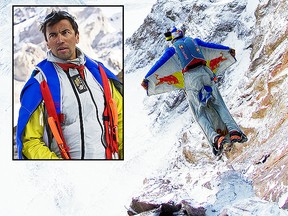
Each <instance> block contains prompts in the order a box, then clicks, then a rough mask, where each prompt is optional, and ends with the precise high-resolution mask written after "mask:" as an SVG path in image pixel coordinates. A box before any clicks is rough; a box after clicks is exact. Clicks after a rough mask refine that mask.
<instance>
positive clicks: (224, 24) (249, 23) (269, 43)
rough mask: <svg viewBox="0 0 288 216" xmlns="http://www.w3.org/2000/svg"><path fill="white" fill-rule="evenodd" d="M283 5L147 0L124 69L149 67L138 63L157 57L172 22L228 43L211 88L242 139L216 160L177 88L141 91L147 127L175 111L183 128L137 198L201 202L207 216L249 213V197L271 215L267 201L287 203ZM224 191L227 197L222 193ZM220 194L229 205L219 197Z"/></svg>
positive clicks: (287, 42) (162, 123)
mask: <svg viewBox="0 0 288 216" xmlns="http://www.w3.org/2000/svg"><path fill="white" fill-rule="evenodd" d="M287 9H288V4H287V1H285V0H281V1H276V0H266V1H259V2H258V1H254V2H252V1H246V0H234V1H232V0H230V1H217V0H209V1H208V0H196V1H189V0H184V1H181V2H179V1H176V0H175V1H173V0H169V1H162V0H158V1H157V3H156V4H155V5H154V6H153V8H152V11H151V13H150V14H149V15H148V16H147V18H146V19H145V20H144V23H143V24H142V25H141V26H140V28H139V29H138V31H137V32H135V33H134V34H133V36H132V37H131V38H129V39H128V40H127V46H128V47H129V48H130V50H131V51H130V52H129V53H128V55H127V56H126V59H125V66H126V67H125V70H126V73H127V76H129V73H137V72H138V71H142V70H143V68H145V69H144V70H147V68H148V69H149V67H146V65H150V66H151V65H152V64H153V63H154V62H155V61H156V60H157V59H158V58H159V57H160V56H161V54H162V53H163V50H164V49H165V47H166V46H167V45H166V43H167V42H165V39H164V36H163V33H164V32H165V31H166V30H167V29H168V28H170V27H171V26H173V25H176V26H178V27H181V26H182V27H185V28H186V34H187V35H190V36H192V37H199V38H201V39H203V40H206V41H211V42H215V43H221V44H224V45H227V46H230V47H233V48H235V49H236V58H237V59H238V62H237V63H236V64H235V65H233V66H232V67H231V68H229V70H227V71H226V74H225V78H224V82H223V83H222V84H221V86H220V87H219V88H220V92H221V93H222V95H223V98H224V100H225V101H226V104H227V106H228V107H229V109H230V111H231V114H232V115H233V116H234V118H235V119H236V121H237V122H238V123H239V125H240V126H241V128H242V129H243V131H244V132H245V133H246V134H247V136H248V138H249V141H248V142H247V143H245V144H236V145H235V146H234V148H233V150H232V151H231V152H229V153H227V155H226V156H227V160H225V161H222V162H216V161H215V160H214V159H213V157H212V154H211V150H210V149H209V146H208V144H207V142H206V140H205V139H204V137H203V135H202V134H201V131H200V130H199V128H198V126H197V125H196V124H195V123H193V120H192V119H191V118H192V117H191V115H190V114H189V112H190V110H189V108H188V105H187V102H186V101H185V96H184V94H183V92H181V91H179V92H173V93H171V94H164V95H159V96H153V97H149V98H145V99H144V106H146V109H147V113H148V115H149V116H150V119H151V128H152V127H153V131H155V130H157V133H159V131H161V129H163V127H167V126H169V125H173V124H175V123H174V122H175V121H174V120H175V119H177V118H182V119H183V121H182V123H183V129H181V130H180V131H178V132H177V136H178V137H179V138H178V141H177V142H176V143H174V147H173V150H171V153H169V155H166V156H167V165H166V168H165V170H161V172H159V173H158V175H155V176H154V177H149V178H147V179H146V180H145V181H144V185H143V191H142V192H139V193H140V195H137V199H140V200H144V201H147V202H152V203H153V204H155V203H156V204H159V203H163V202H166V201H168V200H170V201H171V200H172V201H174V202H176V203H181V202H182V203H183V200H190V201H191V200H192V201H191V203H194V204H195V203H196V205H201V206H205V207H206V210H207V211H206V213H209V215H217V214H220V213H223V214H224V213H225V212H226V213H227V214H228V215H230V214H232V215H233V213H234V214H236V213H238V214H241V212H240V211H239V212H237V211H236V210H235V209H237V208H240V207H241V208H243V209H245V210H247V212H250V213H251V214H252V213H253V214H252V215H254V213H255V212H256V213H257V207H256V209H255V208H254V209H253V208H252V207H247V206H249V203H250V204H251V203H254V204H255V205H256V206H257V205H259V208H260V206H261V205H262V204H263V205H264V204H265V205H266V206H267V205H268V202H271V203H270V204H269V205H271V208H270V209H269V210H268V209H267V208H265V209H266V212H268V213H269V212H270V213H271V215H272V214H273V213H272V212H273V211H274V210H275V209H277V211H276V212H280V211H282V210H279V209H278V207H275V205H274V204H273V203H272V202H275V203H276V204H277V205H278V206H279V207H281V208H283V209H287V206H288V204H287V202H288V199H287V197H288V190H287V188H288V186H287V185H288V182H287V173H288V170H287V165H286V164H287V160H288V154H287V149H288V146H287V145H288V142H287V141H288V138H287V135H286V134H287V130H288V121H287V119H288V118H287V117H288V112H287V110H288V109H287V108H288V102H287V101H288V99H287V98H288V94H287V91H286V89H287V88H288V79H287V75H288V69H287V66H288V65H287V59H288V56H287V47H288V39H287V38H288V21H287V16H288V10H287ZM181 116H182V117H181ZM183 116H184V117H183ZM178 123H179V122H178ZM172 127H173V126H172ZM157 133H155V136H157ZM161 135H162V134H161V133H160V136H161ZM227 176H228V177H227ZM235 176H236V177H235ZM237 176H238V177H237ZM230 177H231V179H232V180H231V182H230ZM223 179H224V180H223ZM225 179H226V181H227V185H229V184H230V186H233V187H240V186H241V185H242V187H245V188H246V189H247V191H249V193H246V194H244V193H245V192H243V191H242V192H241V191H234V192H231V191H229V190H226V189H227V187H228V186H225V184H224V183H223V181H224V182H225ZM233 179H235V181H234V180H233ZM236 179H238V180H236ZM239 179H242V181H241V180H239ZM229 182H230V183H229ZM247 182H248V183H247ZM245 185H246V186H245ZM249 185H250V186H251V188H250V186H249ZM250 189H251V190H250ZM221 191H222V192H221ZM223 191H224V192H225V191H226V192H227V193H223ZM244 191H245V190H244ZM197 193H198V194H197ZM199 193H200V194H201V195H199ZM231 193H232V194H235V197H234V198H231V197H230V198H229V197H228V196H230V194H231ZM201 197H206V198H204V199H203V198H201ZM221 199H223V200H227V203H228V204H229V205H230V207H227V205H225V204H224V203H219V202H220V200H221ZM260 199H262V200H260ZM264 200H266V201H264ZM261 203H262V204H261ZM245 206H246V207H245ZM272 206H273V207H272ZM158 207H159V206H158ZM233 208H234V209H233ZM272 209H274V210H272ZM160 211H161V210H160ZM158 212H159V211H158ZM243 212H244V210H243V211H242V213H243ZM284 212H286V213H287V211H284V210H283V212H282V213H283V214H286V213H284ZM229 213H230V214H229ZM256 213H255V215H257V214H256ZM258 213H259V212H258ZM263 213H264V212H263ZM258 215H259V214H258ZM268 215H269V214H268Z"/></svg>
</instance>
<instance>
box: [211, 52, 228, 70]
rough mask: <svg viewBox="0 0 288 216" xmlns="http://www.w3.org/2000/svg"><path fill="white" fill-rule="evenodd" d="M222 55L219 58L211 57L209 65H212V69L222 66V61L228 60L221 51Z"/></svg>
mask: <svg viewBox="0 0 288 216" xmlns="http://www.w3.org/2000/svg"><path fill="white" fill-rule="evenodd" d="M220 54H221V56H219V57H217V58H214V59H211V60H210V62H209V64H208V66H209V67H210V69H211V70H212V71H215V70H216V69H217V68H218V67H219V66H220V63H221V62H223V61H226V60H227V58H225V57H224V56H223V53H222V52H221V53H220Z"/></svg>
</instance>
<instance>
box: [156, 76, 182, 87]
mask: <svg viewBox="0 0 288 216" xmlns="http://www.w3.org/2000/svg"><path fill="white" fill-rule="evenodd" d="M155 77H156V79H157V80H158V82H157V83H156V84H155V85H156V86H158V85H161V84H164V83H166V84H168V85H176V84H179V83H180V82H179V80H178V78H177V77H176V76H174V75H173V74H171V75H168V76H164V77H159V75H158V74H155Z"/></svg>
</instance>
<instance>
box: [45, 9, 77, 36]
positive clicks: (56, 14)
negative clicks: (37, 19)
mask: <svg viewBox="0 0 288 216" xmlns="http://www.w3.org/2000/svg"><path fill="white" fill-rule="evenodd" d="M63 19H66V20H68V21H69V22H70V23H71V25H72V28H73V30H74V31H75V34H79V31H78V24H77V23H76V21H75V17H73V16H72V15H71V14H69V13H68V12H66V11H60V10H59V11H55V10H53V11H52V12H51V13H50V14H48V15H47V16H46V17H45V19H44V22H43V23H42V24H41V26H40V31H41V32H42V33H43V34H44V37H45V40H46V41H47V36H46V28H47V26H53V25H55V24H56V23H58V22H60V21H61V20H63Z"/></svg>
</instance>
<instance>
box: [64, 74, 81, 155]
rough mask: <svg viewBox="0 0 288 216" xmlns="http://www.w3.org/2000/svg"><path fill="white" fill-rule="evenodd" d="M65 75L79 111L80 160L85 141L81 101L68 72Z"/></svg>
mask: <svg viewBox="0 0 288 216" xmlns="http://www.w3.org/2000/svg"><path fill="white" fill-rule="evenodd" d="M65 73H66V74H67V77H68V79H69V82H70V84H71V86H72V89H73V92H74V94H75V96H76V100H77V103H78V110H79V120H80V137H81V159H82V160H83V159H84V156H85V140H84V126H83V125H84V123H83V115H82V106H81V101H80V97H79V94H78V92H77V89H76V87H75V86H74V83H73V82H72V80H71V76H70V74H69V71H67V72H65Z"/></svg>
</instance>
